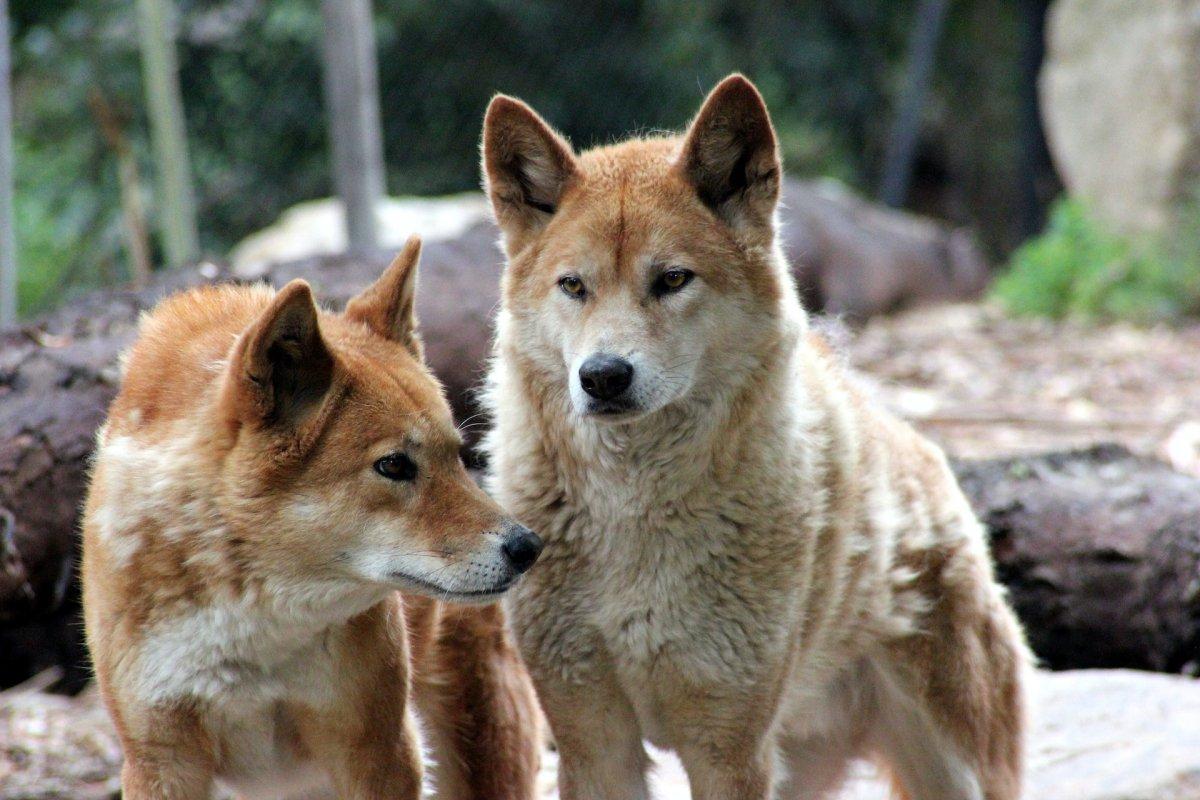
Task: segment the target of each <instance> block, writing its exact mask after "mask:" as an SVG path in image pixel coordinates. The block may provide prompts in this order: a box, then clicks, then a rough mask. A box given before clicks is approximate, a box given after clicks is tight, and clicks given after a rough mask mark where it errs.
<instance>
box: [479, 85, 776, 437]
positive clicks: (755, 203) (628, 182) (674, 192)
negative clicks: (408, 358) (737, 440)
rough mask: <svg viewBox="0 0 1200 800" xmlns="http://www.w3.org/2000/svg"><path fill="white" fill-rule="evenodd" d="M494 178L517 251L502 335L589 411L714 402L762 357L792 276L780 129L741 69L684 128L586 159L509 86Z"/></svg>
mask: <svg viewBox="0 0 1200 800" xmlns="http://www.w3.org/2000/svg"><path fill="white" fill-rule="evenodd" d="M483 172H484V181H485V184H486V187H487V191H488V193H489V195H490V197H491V201H492V205H493V208H494V209H495V213H496V218H497V220H498V222H499V225H500V228H501V231H502V232H503V237H504V246H505V249H506V251H507V253H508V257H509V266H508V269H507V271H506V273H505V278H504V291H503V295H504V309H503V311H502V314H501V319H500V325H501V331H502V342H509V343H511V345H512V352H513V354H514V355H515V356H516V357H517V358H518V359H520V360H521V363H522V364H524V365H525V368H527V369H531V370H534V371H536V372H537V373H539V374H540V375H541V376H542V379H544V380H545V381H547V382H548V383H549V384H550V385H557V386H559V387H561V389H562V390H563V391H564V392H565V393H567V394H569V397H570V404H571V406H572V407H573V408H574V410H575V411H576V412H577V413H578V414H579V415H581V416H583V417H587V418H592V419H597V420H600V419H603V420H612V421H617V420H621V421H624V420H632V419H636V418H639V417H642V416H645V415H647V414H650V413H653V412H654V411H656V410H658V409H661V408H663V407H664V406H667V405H669V404H671V403H675V402H678V401H682V400H685V399H688V398H691V399H695V400H697V401H699V402H707V401H710V400H711V399H712V397H713V394H714V393H716V392H721V391H728V387H731V386H737V385H738V378H739V376H741V375H745V374H747V373H748V371H749V370H751V369H753V368H754V366H756V358H757V356H756V355H755V354H756V353H758V352H761V349H762V343H763V341H764V340H765V338H766V337H769V336H771V335H772V332H773V331H775V330H776V328H777V318H778V315H779V308H780V298H781V297H783V296H784V294H785V293H787V292H790V291H791V284H790V278H788V277H787V275H786V270H785V269H784V267H783V266H782V260H781V258H780V257H779V256H778V255H777V253H778V250H777V246H776V244H775V206H776V202H777V200H778V197H779V189H780V162H779V155H778V152H777V147H776V142H775V133H774V131H773V129H772V127H771V121H770V118H769V117H768V115H767V109H766V106H765V105H764V104H763V100H762V97H761V96H760V95H759V93H758V91H757V90H756V89H755V88H754V86H753V85H752V84H751V83H750V82H749V81H747V80H746V79H745V78H743V77H741V76H740V75H735V76H731V77H729V78H726V79H725V80H724V81H722V82H721V84H720V85H718V86H717V87H716V88H715V89H714V90H713V91H712V93H711V94H710V95H709V96H708V99H707V100H706V101H705V102H704V105H703V107H702V108H701V110H700V112H699V114H698V115H697V116H696V118H695V120H694V121H693V122H692V125H691V127H690V128H689V130H688V132H687V133H686V135H684V136H683V137H681V138H651V139H634V140H631V141H627V142H624V143H621V144H618V145H614V146H611V147H603V148H598V149H596V150H592V151H588V152H585V153H583V154H582V155H576V154H575V153H574V152H573V151H572V149H571V147H570V145H569V144H567V142H566V141H565V140H564V139H563V138H562V137H560V136H559V135H558V134H556V133H555V132H554V131H553V130H552V129H551V128H550V127H549V126H548V125H547V124H546V123H545V122H544V121H542V119H541V118H540V117H538V115H537V114H536V113H534V111H533V110H532V109H530V108H529V107H528V106H526V105H525V104H524V103H522V102H520V101H519V100H515V99H513V98H510V97H505V96H498V97H496V98H495V99H493V100H492V103H491V105H490V106H489V107H488V111H487V116H486V119H485V121H484V133H483Z"/></svg>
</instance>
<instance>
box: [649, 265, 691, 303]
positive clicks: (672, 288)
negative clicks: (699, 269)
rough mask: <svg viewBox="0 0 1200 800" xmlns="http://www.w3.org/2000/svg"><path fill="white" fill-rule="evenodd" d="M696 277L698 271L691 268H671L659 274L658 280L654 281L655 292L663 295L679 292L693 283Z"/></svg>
mask: <svg viewBox="0 0 1200 800" xmlns="http://www.w3.org/2000/svg"><path fill="white" fill-rule="evenodd" d="M694 277H696V273H694V272H692V271H691V270H690V269H669V270H667V271H666V272H664V273H663V274H662V275H659V276H658V280H656V281H655V282H654V287H653V288H654V293H655V294H656V295H658V296H660V297H661V296H662V295H664V294H670V293H671V292H678V291H679V290H680V289H682V288H683V287H685V286H687V285H688V284H689V283H691V282H692V278H694Z"/></svg>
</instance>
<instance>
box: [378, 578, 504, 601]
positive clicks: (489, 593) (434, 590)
mask: <svg viewBox="0 0 1200 800" xmlns="http://www.w3.org/2000/svg"><path fill="white" fill-rule="evenodd" d="M388 576H389V577H392V578H397V579H399V580H401V581H403V582H405V583H409V584H412V585H413V586H414V587H415V588H418V589H425V590H427V591H429V592H430V593H431V594H432V595H434V597H435V599H436V598H437V597H438V596H440V597H499V596H500V595H502V594H504V593H505V592H507V591H508V590H509V589H511V588H512V585H513V584H514V583H516V581H515V580H514V581H511V582H510V583H507V584H505V585H504V588H503V589H492V590H486V589H479V590H476V591H471V592H455V591H451V590H450V589H443V588H442V587H441V586H438V585H437V584H436V583H431V582H430V581H426V580H422V579H421V578H415V577H413V576H412V575H405V574H404V573H403V572H389V573H388Z"/></svg>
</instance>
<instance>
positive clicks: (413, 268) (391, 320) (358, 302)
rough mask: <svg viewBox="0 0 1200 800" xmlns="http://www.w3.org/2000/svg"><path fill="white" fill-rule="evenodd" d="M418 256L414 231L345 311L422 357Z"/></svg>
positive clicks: (377, 333)
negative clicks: (385, 267) (418, 305)
mask: <svg viewBox="0 0 1200 800" xmlns="http://www.w3.org/2000/svg"><path fill="white" fill-rule="evenodd" d="M420 260H421V237H419V236H417V235H416V234H413V235H412V236H410V237H408V241H407V242H405V243H404V249H402V250H401V251H400V253H399V254H398V255H397V256H396V257H395V258H394V259H392V263H391V265H390V266H389V267H388V268H387V269H386V270H384V271H383V274H382V275H380V276H379V278H378V279H377V280H376V281H375V282H374V283H372V284H371V285H370V286H368V287H367V288H366V289H363V290H362V291H361V292H359V293H358V294H357V295H356V296H355V297H354V298H353V299H351V300H350V302H349V303H347V304H346V314H345V316H346V318H347V319H352V320H354V321H355V322H361V323H363V324H364V325H366V326H367V327H368V328H370V329H371V331H372V332H373V333H374V334H375V335H376V336H382V337H383V338H384V339H391V340H392V341H393V342H399V343H400V344H402V345H404V346H405V347H407V348H408V349H409V350H410V351H411V352H412V354H413V355H414V356H416V357H417V358H418V359H420V358H421V357H422V355H421V339H420V337H419V336H418V335H417V314H416V300H417V263H418V262H419V261H420Z"/></svg>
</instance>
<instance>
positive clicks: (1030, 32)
mask: <svg viewBox="0 0 1200 800" xmlns="http://www.w3.org/2000/svg"><path fill="white" fill-rule="evenodd" d="M1019 9H1020V26H1021V56H1020V59H1021V60H1020V70H1021V83H1020V90H1019V91H1020V95H1019V98H1018V99H1019V102H1020V127H1019V129H1018V139H1017V153H1018V156H1017V158H1018V159H1019V161H1018V164H1017V181H1018V186H1017V201H1018V205H1017V220H1016V222H1017V226H1018V227H1017V230H1016V231H1015V233H1016V235H1017V242H1015V243H1019V242H1020V241H1023V240H1024V239H1027V238H1028V237H1030V236H1033V235H1034V234H1036V233H1038V232H1039V231H1041V229H1042V224H1043V223H1044V221H1045V216H1046V213H1045V212H1046V204H1047V203H1048V202H1049V200H1050V199H1051V198H1052V197H1053V196H1054V195H1056V194H1058V191H1059V189H1060V188H1061V185H1060V184H1059V182H1058V181H1057V180H1055V173H1054V164H1053V162H1051V160H1050V149H1049V147H1048V146H1047V145H1046V131H1045V129H1044V128H1043V127H1042V114H1041V106H1040V105H1039V103H1038V75H1039V74H1040V73H1041V71H1042V62H1043V61H1044V60H1045V57H1046V13H1047V12H1048V11H1049V9H1050V0H1020V5H1019ZM1015 243H1014V244H1015Z"/></svg>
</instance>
